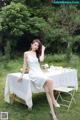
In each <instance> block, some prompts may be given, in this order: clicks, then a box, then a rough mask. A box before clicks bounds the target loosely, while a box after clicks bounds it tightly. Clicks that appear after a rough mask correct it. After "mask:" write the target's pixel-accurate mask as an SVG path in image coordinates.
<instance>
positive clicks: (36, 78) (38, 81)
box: [27, 54, 49, 89]
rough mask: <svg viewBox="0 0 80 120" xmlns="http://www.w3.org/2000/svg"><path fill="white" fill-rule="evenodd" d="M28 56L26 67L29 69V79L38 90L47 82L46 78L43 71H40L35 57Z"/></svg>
mask: <svg viewBox="0 0 80 120" xmlns="http://www.w3.org/2000/svg"><path fill="white" fill-rule="evenodd" d="M27 56H28V60H27V63H28V67H29V78H30V80H32V81H33V82H34V84H35V86H36V88H38V89H42V88H43V85H44V83H45V82H46V80H48V79H49V78H48V76H45V75H44V73H43V71H42V70H41V67H40V64H39V61H38V58H37V56H35V55H31V54H27Z"/></svg>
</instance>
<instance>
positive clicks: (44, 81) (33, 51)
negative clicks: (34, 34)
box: [20, 39, 60, 120]
mask: <svg viewBox="0 0 80 120" xmlns="http://www.w3.org/2000/svg"><path fill="white" fill-rule="evenodd" d="M44 51H45V47H44V46H43V45H42V44H41V42H40V40H39V39H35V40H33V41H32V43H31V48H30V50H29V51H27V52H25V53H24V64H23V73H22V76H21V78H20V80H21V79H23V75H24V72H25V69H26V65H27V66H28V68H29V77H30V79H31V80H32V81H34V84H35V86H36V87H37V88H39V89H42V88H44V90H45V92H46V96H47V100H48V103H49V106H50V109H51V111H50V115H51V117H52V120H57V117H56V115H55V112H54V109H53V105H54V106H55V107H60V105H59V104H58V103H57V101H56V100H55V98H54V94H53V86H52V84H53V83H52V80H50V79H49V78H48V76H44V73H43V72H42V70H41V68H40V64H39V63H40V62H42V61H43V60H44Z"/></svg>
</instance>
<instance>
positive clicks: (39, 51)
mask: <svg viewBox="0 0 80 120" xmlns="http://www.w3.org/2000/svg"><path fill="white" fill-rule="evenodd" d="M35 42H37V43H38V44H39V47H38V50H36V56H37V58H38V60H39V57H40V55H41V52H42V43H41V41H40V40H39V39H34V40H33V41H32V44H34V43H35ZM30 50H31V48H30Z"/></svg>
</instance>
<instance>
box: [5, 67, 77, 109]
mask: <svg viewBox="0 0 80 120" xmlns="http://www.w3.org/2000/svg"><path fill="white" fill-rule="evenodd" d="M20 75H21V73H10V74H8V75H7V78H6V83H5V91H4V99H5V101H6V102H8V103H10V94H11V93H14V94H16V95H17V96H18V97H20V98H22V99H23V100H25V102H26V105H27V106H28V107H29V108H31V107H32V106H33V103H32V93H38V92H44V89H42V90H41V89H40V90H39V89H37V88H36V87H35V84H34V83H33V82H32V81H31V80H30V79H29V76H28V74H24V79H23V80H22V81H21V82H18V81H17V79H18V78H19V77H20ZM44 75H48V76H49V77H50V79H51V80H53V86H54V89H55V87H61V86H64V87H65V86H73V87H74V88H75V90H77V89H78V80H77V70H75V69H66V68H64V69H53V70H49V71H48V72H44Z"/></svg>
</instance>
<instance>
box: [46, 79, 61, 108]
mask: <svg viewBox="0 0 80 120" xmlns="http://www.w3.org/2000/svg"><path fill="white" fill-rule="evenodd" d="M47 85H48V88H49V92H50V97H51V99H52V102H53V105H54V106H55V107H60V105H59V104H58V103H57V101H56V100H55V97H54V91H53V89H54V86H53V81H52V80H48V81H47Z"/></svg>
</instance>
